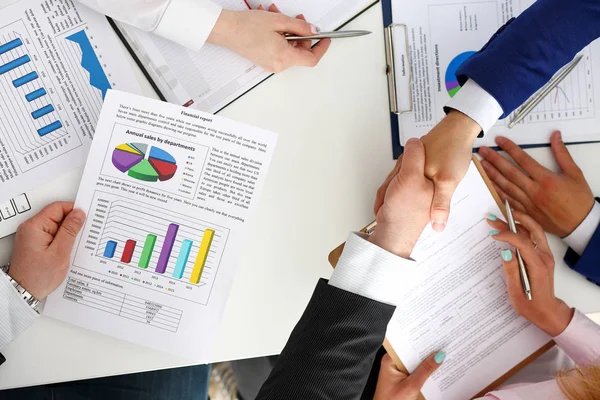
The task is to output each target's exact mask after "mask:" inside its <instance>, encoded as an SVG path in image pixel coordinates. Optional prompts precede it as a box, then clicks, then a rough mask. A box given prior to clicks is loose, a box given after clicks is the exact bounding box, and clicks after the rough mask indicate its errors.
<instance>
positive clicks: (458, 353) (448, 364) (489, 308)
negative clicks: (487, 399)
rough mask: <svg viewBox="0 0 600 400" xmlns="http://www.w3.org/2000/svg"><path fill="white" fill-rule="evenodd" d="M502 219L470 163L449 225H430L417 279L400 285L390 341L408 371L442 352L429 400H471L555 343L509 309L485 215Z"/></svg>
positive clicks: (418, 253) (418, 256) (416, 254)
mask: <svg viewBox="0 0 600 400" xmlns="http://www.w3.org/2000/svg"><path fill="white" fill-rule="evenodd" d="M488 213H493V214H495V215H497V216H501V215H502V213H501V212H500V210H499V209H498V206H497V205H496V202H495V201H494V199H493V197H492V195H491V194H490V192H489V190H488V189H487V187H486V185H485V182H484V181H483V179H482V178H481V175H480V174H479V172H478V171H477V168H476V167H475V165H474V164H473V163H471V167H470V168H469V171H468V172H467V175H466V177H465V179H464V180H463V181H462V183H461V184H460V185H459V187H458V189H457V190H456V192H455V194H454V197H453V198H452V209H451V214H450V219H449V221H448V225H447V228H446V230H445V231H444V232H442V233H436V232H434V231H433V229H432V228H431V227H430V226H428V227H427V228H426V229H425V231H424V232H423V235H422V236H421V238H420V239H419V242H418V243H417V246H416V247H415V249H414V251H413V253H412V255H411V257H412V258H413V259H415V260H416V261H418V264H417V266H416V267H415V268H416V269H417V270H419V274H412V275H411V276H413V278H412V279H411V280H410V281H409V282H403V283H401V284H400V285H399V286H400V287H399V293H400V294H399V299H398V302H397V304H399V306H398V308H397V309H396V312H395V314H394V316H393V318H392V321H391V322H390V324H389V326H388V331H387V335H386V336H387V339H388V340H389V342H390V343H391V345H392V347H393V348H394V350H395V351H396V353H397V354H398V356H399V357H400V359H401V360H402V362H403V363H404V364H405V366H406V367H407V369H408V370H409V371H413V370H414V369H415V368H416V367H417V366H418V365H419V364H420V363H421V361H422V360H423V359H425V358H426V357H427V356H428V355H429V354H431V353H434V352H436V351H439V350H442V351H445V352H446V354H447V358H446V361H444V364H443V365H442V366H441V367H440V369H439V370H438V371H436V372H435V373H434V374H433V376H432V377H431V378H430V379H429V380H428V381H427V383H426V385H425V386H424V387H423V395H424V396H425V398H426V399H427V400H438V399H444V400H454V399H470V398H471V397H473V396H474V395H475V394H477V393H479V392H480V391H481V390H483V389H484V388H485V387H487V386H488V385H489V384H490V383H492V382H493V381H495V380H496V379H498V378H499V377H501V376H502V375H504V374H505V373H506V372H507V371H509V370H510V369H511V368H513V367H514V366H516V365H517V364H518V363H520V362H521V361H522V360H524V359H525V358H527V357H528V356H529V355H531V354H533V353H534V352H536V351H537V350H538V349H539V348H541V347H542V346H543V345H545V344H546V343H548V342H549V341H550V338H549V337H548V336H547V335H546V334H544V333H543V332H542V331H540V330H539V329H537V328H536V327H535V326H534V325H532V324H531V323H529V322H528V321H527V320H525V319H524V318H522V317H519V316H518V315H517V314H516V313H515V312H514V311H513V309H512V307H511V305H510V302H509V299H508V295H507V293H506V282H505V277H504V271H503V266H502V259H501V256H500V251H501V250H502V249H503V248H507V247H506V246H504V245H501V244H499V243H498V242H496V241H495V240H494V239H492V238H491V237H490V236H489V231H490V230H491V228H490V226H489V225H488V223H487V222H486V215H487V214H488ZM534 295H535V294H534Z"/></svg>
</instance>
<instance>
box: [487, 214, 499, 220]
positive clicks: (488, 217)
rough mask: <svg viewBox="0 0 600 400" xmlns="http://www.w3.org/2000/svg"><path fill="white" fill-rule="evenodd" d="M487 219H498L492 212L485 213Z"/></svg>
mask: <svg viewBox="0 0 600 400" xmlns="http://www.w3.org/2000/svg"><path fill="white" fill-rule="evenodd" d="M487 219H489V220H490V221H495V220H497V219H498V217H496V216H495V215H494V214H492V213H490V214H488V215H487Z"/></svg>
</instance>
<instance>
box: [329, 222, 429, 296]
mask: <svg viewBox="0 0 600 400" xmlns="http://www.w3.org/2000/svg"><path fill="white" fill-rule="evenodd" d="M367 238H368V236H367V235H365V234H363V233H351V234H350V237H348V241H347V242H346V245H345V246H344V252H343V253H342V256H341V257H340V260H339V261H338V264H337V267H336V268H335V270H334V271H333V274H332V275H331V279H329V284H330V285H332V286H335V287H337V288H339V289H343V290H345V291H347V292H351V293H354V294H357V295H359V296H363V297H366V298H369V299H371V300H375V301H378V302H380V303H386V304H390V305H394V306H395V305H397V304H396V302H397V301H396V299H397V298H398V297H399V296H398V283H399V282H401V280H402V279H404V280H406V279H407V278H408V277H409V276H410V275H412V273H413V272H415V271H416V268H415V267H416V264H417V263H416V262H415V261H411V260H406V259H404V258H401V257H398V256H397V255H395V254H392V253H389V252H387V251H385V250H383V249H382V248H381V247H378V246H376V245H374V244H373V243H371V242H369V241H368V240H367Z"/></svg>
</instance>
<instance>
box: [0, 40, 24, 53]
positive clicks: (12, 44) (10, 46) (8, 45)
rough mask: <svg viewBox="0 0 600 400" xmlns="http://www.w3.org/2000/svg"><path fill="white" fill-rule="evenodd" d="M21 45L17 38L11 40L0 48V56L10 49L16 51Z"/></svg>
mask: <svg viewBox="0 0 600 400" xmlns="http://www.w3.org/2000/svg"><path fill="white" fill-rule="evenodd" d="M22 44H23V41H22V40H21V39H19V38H16V39H13V40H11V41H10V42H8V43H4V44H3V45H2V46H0V55H2V54H4V53H8V52H9V51H11V50H12V49H16V48H17V47H19V46H21V45H22Z"/></svg>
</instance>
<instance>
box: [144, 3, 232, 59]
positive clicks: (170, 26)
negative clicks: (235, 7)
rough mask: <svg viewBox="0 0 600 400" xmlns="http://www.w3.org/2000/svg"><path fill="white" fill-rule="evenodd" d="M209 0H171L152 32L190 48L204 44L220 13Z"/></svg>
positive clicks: (196, 47)
mask: <svg viewBox="0 0 600 400" xmlns="http://www.w3.org/2000/svg"><path fill="white" fill-rule="evenodd" d="M221 10H222V8H221V6H219V5H217V4H215V3H213V2H212V1H209V0H171V2H170V3H169V6H168V7H167V9H166V10H165V13H164V14H163V16H162V18H161V20H160V22H159V23H158V25H157V26H156V29H155V30H154V33H156V34H157V35H160V36H162V37H164V38H166V39H169V40H172V41H173V42H176V43H179V44H181V45H182V46H185V47H187V48H189V49H191V50H194V51H198V50H200V49H201V48H202V46H204V43H206V40H207V39H208V36H209V35H210V32H211V31H212V30H213V27H214V26H215V24H216V23H217V20H218V19H219V16H220V15H221Z"/></svg>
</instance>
